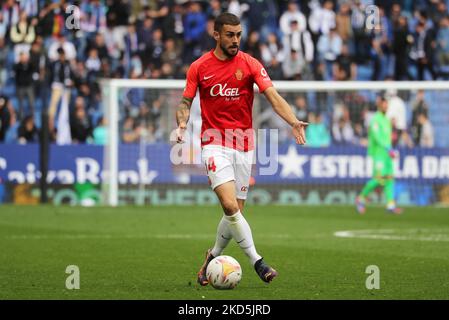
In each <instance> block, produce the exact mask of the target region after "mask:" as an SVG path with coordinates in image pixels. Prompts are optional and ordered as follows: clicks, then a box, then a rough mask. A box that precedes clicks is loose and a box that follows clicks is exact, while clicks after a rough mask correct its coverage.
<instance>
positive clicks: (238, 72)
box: [235, 69, 243, 80]
mask: <svg viewBox="0 0 449 320" xmlns="http://www.w3.org/2000/svg"><path fill="white" fill-rule="evenodd" d="M235 77H236V78H237V80H242V79H243V71H242V69H237V70H236V71H235Z"/></svg>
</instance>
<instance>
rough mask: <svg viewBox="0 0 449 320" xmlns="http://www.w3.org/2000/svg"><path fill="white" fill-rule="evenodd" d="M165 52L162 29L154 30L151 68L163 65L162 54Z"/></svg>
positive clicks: (150, 60) (150, 52) (158, 67)
mask: <svg viewBox="0 0 449 320" xmlns="http://www.w3.org/2000/svg"><path fill="white" fill-rule="evenodd" d="M163 52H164V40H163V33H162V30H161V29H155V30H154V31H153V45H152V46H151V48H150V51H149V56H150V59H149V62H150V67H151V69H153V68H155V69H160V68H161V66H162V54H163Z"/></svg>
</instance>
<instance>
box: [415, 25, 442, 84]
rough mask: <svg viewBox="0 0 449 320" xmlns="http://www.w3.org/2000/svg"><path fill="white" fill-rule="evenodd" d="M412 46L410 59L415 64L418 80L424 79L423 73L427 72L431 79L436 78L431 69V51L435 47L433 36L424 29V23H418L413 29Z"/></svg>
mask: <svg viewBox="0 0 449 320" xmlns="http://www.w3.org/2000/svg"><path fill="white" fill-rule="evenodd" d="M413 36H414V39H413V46H412V49H411V52H410V58H411V59H412V60H413V61H414V62H415V64H416V68H417V70H418V79H417V80H420V81H423V80H425V79H424V72H425V71H426V69H427V70H429V72H430V75H431V77H432V79H435V78H436V74H435V71H434V69H433V57H432V55H433V50H434V49H435V47H436V44H435V41H434V39H433V35H432V33H431V32H430V30H428V29H426V25H425V24H424V23H421V22H420V23H418V24H417V25H416V28H415V33H414V35H413Z"/></svg>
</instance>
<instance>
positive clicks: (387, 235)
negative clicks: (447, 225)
mask: <svg viewBox="0 0 449 320" xmlns="http://www.w3.org/2000/svg"><path fill="white" fill-rule="evenodd" d="M334 236H335V237H337V238H358V239H372V240H397V241H434V242H449V229H438V230H437V229H366V230H344V231H336V232H334Z"/></svg>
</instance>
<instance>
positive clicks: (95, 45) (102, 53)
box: [84, 33, 111, 63]
mask: <svg viewBox="0 0 449 320" xmlns="http://www.w3.org/2000/svg"><path fill="white" fill-rule="evenodd" d="M92 49H96V50H97V54H98V58H99V59H100V60H102V61H103V60H106V62H108V63H109V62H110V61H111V56H110V54H109V49H108V46H107V44H106V41H105V37H104V35H103V34H101V33H97V34H95V37H94V38H93V39H92V41H90V43H89V44H88V46H87V48H86V53H85V55H84V56H88V55H89V52H90V51H91V50H92Z"/></svg>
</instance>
